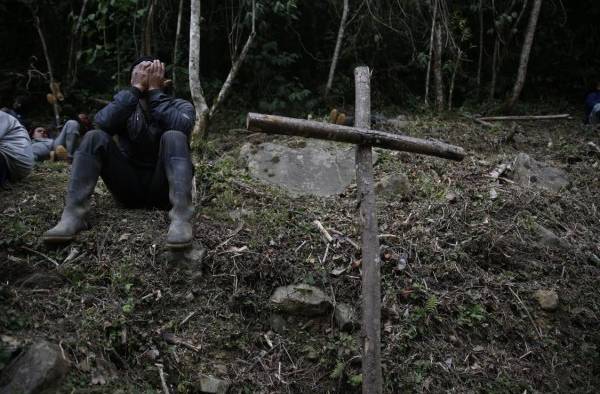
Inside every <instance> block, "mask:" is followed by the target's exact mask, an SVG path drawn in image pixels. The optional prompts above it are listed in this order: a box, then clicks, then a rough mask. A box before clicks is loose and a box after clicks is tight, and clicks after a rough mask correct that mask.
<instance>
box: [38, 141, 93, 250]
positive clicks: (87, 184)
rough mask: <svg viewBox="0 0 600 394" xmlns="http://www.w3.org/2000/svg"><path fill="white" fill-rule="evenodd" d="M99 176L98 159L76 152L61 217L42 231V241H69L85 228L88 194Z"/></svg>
mask: <svg viewBox="0 0 600 394" xmlns="http://www.w3.org/2000/svg"><path fill="white" fill-rule="evenodd" d="M99 176H100V162H99V161H98V159H97V158H96V157H94V156H91V155H88V154H85V153H81V152H79V153H77V154H76V156H75V160H74V162H73V169H72V172H71V179H70V180H69V188H68V191H67V198H66V202H65V208H64V210H63V213H62V216H61V219H60V221H59V222H58V224H57V225H56V226H54V227H53V228H51V229H50V230H48V231H46V232H45V233H44V235H43V236H42V239H43V241H44V242H46V243H64V242H70V241H72V240H73V239H75V236H76V235H77V234H78V233H79V232H80V231H82V230H85V229H87V227H88V226H87V223H86V222H85V215H86V214H87V212H88V211H89V206H90V201H89V200H90V196H91V195H92V193H93V192H94V187H95V186H96V182H97V181H98V177H99Z"/></svg>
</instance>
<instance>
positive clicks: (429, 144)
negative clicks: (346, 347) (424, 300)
mask: <svg viewBox="0 0 600 394" xmlns="http://www.w3.org/2000/svg"><path fill="white" fill-rule="evenodd" d="M354 80H355V100H356V104H355V121H354V127H348V126H341V125H336V124H329V123H322V122H316V121H311V120H304V119H293V118H286V117H283V116H274V115H262V114H256V113H249V114H248V118H247V128H248V130H251V131H255V132H263V133H269V134H283V135H292V136H300V137H306V138H317V139H323V140H332V141H339V142H348V143H351V144H356V145H357V149H356V179H357V185H358V194H359V195H358V198H359V199H360V223H361V232H362V234H361V240H362V266H363V274H362V347H363V352H362V377H363V386H362V391H363V393H365V394H373V393H375V394H379V393H381V392H382V383H383V378H382V374H381V338H380V336H381V276H380V260H379V239H378V236H377V215H376V212H375V189H374V185H373V183H374V181H373V158H372V147H379V148H384V149H392V150H397V151H405V152H413V153H421V154H424V155H429V156H437V157H441V158H445V159H450V160H458V161H460V160H462V159H463V158H464V156H465V152H464V150H463V149H462V148H461V147H458V146H453V145H448V144H445V143H443V142H439V141H433V140H423V139H419V138H412V137H408V136H403V135H397V134H392V133H387V132H383V131H376V130H370V123H371V87H370V71H369V68H368V67H357V68H356V69H355V70H354Z"/></svg>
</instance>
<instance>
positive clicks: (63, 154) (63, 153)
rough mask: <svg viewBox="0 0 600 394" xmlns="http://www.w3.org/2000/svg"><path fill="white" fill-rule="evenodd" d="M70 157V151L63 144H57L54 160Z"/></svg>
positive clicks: (65, 159) (63, 159) (64, 159)
mask: <svg viewBox="0 0 600 394" xmlns="http://www.w3.org/2000/svg"><path fill="white" fill-rule="evenodd" d="M68 157H69V153H68V152H67V149H66V148H65V147H64V146H63V145H57V146H56V148H54V160H56V161H59V160H60V161H67V158H68Z"/></svg>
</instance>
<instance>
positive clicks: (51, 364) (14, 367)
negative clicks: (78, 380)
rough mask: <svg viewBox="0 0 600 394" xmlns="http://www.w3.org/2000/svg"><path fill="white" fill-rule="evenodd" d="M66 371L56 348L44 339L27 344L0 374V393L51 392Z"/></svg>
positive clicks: (66, 365)
mask: <svg viewBox="0 0 600 394" xmlns="http://www.w3.org/2000/svg"><path fill="white" fill-rule="evenodd" d="M68 371H69V362H68V361H67V360H65V359H64V358H63V356H62V352H61V351H60V349H59V347H58V346H56V345H54V344H51V343H48V342H46V341H43V340H42V341H39V342H36V343H33V344H32V345H30V346H29V347H28V348H27V349H26V350H25V351H24V352H23V353H21V354H20V355H19V356H18V357H17V358H16V359H15V360H14V361H13V362H12V363H10V365H9V366H8V367H6V368H5V369H4V370H2V374H0V394H14V393H20V394H29V393H41V392H51V390H50V389H51V388H53V387H56V386H57V385H58V383H59V382H60V380H61V379H62V378H63V377H64V376H65V375H66V374H67V372H68Z"/></svg>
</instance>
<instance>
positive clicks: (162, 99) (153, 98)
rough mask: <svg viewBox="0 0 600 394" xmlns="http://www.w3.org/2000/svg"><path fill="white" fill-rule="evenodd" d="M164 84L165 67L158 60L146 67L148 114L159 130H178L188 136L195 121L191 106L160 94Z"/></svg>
mask: <svg viewBox="0 0 600 394" xmlns="http://www.w3.org/2000/svg"><path fill="white" fill-rule="evenodd" d="M164 82H165V65H164V64H163V63H161V62H160V61H159V60H155V61H154V62H152V64H151V65H150V67H148V103H149V107H150V114H151V115H152V118H153V119H155V120H156V121H157V122H158V124H159V126H160V128H161V130H162V131H163V132H164V131H168V130H178V131H181V132H182V133H184V134H185V135H188V136H189V135H190V133H191V131H192V128H193V127H194V121H195V119H196V111H195V110H194V107H193V106H192V104H190V103H189V102H187V101H185V100H179V99H174V98H172V97H170V96H168V95H166V94H165V93H163V92H162V87H163V85H164Z"/></svg>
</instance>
